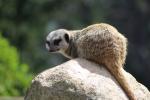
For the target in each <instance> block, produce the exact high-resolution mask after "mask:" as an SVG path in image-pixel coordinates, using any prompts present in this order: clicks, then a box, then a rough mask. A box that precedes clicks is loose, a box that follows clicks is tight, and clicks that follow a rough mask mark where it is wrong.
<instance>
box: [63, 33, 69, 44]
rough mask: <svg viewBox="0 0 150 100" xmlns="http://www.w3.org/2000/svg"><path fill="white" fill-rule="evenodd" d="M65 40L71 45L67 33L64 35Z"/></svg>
mask: <svg viewBox="0 0 150 100" xmlns="http://www.w3.org/2000/svg"><path fill="white" fill-rule="evenodd" d="M64 38H65V40H66V41H67V43H69V35H68V34H67V33H66V34H65V35H64Z"/></svg>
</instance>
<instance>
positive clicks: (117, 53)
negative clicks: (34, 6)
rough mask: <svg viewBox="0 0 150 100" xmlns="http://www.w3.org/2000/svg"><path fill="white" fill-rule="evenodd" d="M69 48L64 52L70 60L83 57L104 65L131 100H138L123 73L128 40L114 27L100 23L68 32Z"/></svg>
mask: <svg viewBox="0 0 150 100" xmlns="http://www.w3.org/2000/svg"><path fill="white" fill-rule="evenodd" d="M67 33H68V34H69V36H70V44H69V47H68V48H67V49H65V50H62V52H63V54H64V55H66V56H67V57H69V58H76V57H81V58H85V59H88V60H91V61H94V62H96V63H98V64H100V65H104V66H105V67H106V68H107V69H108V70H109V71H110V72H111V74H112V75H113V76H114V77H115V78H116V80H117V81H118V83H119V84H120V86H121V87H122V88H123V90H124V91H125V93H126V94H127V96H128V97H129V99H130V100H136V99H135V96H134V92H133V89H132V87H130V84H129V83H128V82H127V80H126V78H125V76H124V74H123V73H122V70H123V65H124V63H125V59H126V54H127V39H126V38H125V37H124V36H123V35H122V34H120V33H119V32H118V31H117V30H116V29H115V28H114V27H112V26H111V25H108V24H104V23H100V24H94V25H91V26H88V27H87V28H84V29H82V30H77V31H67Z"/></svg>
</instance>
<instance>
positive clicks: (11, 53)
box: [0, 35, 32, 96]
mask: <svg viewBox="0 0 150 100" xmlns="http://www.w3.org/2000/svg"><path fill="white" fill-rule="evenodd" d="M28 70H29V66H28V65H27V64H24V63H21V62H20V60H19V53H18V52H17V49H16V48H15V47H13V46H11V45H10V44H9V42H8V40H7V39H5V38H3V37H2V36H1V35H0V95H1V96H5V95H7V96H8V95H9V96H17V95H23V93H24V92H25V90H26V87H27V86H28V84H29V83H30V81H31V79H32V75H31V74H29V72H28Z"/></svg>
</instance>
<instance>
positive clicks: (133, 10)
mask: <svg viewBox="0 0 150 100" xmlns="http://www.w3.org/2000/svg"><path fill="white" fill-rule="evenodd" d="M101 22H105V23H109V24H111V25H113V26H115V27H116V28H117V29H118V30H119V32H121V33H122V34H124V35H125V36H126V37H127V38H128V40H129V45H128V55H127V60H126V64H125V69H126V70H127V71H128V72H130V73H131V74H132V75H133V76H134V77H135V78H136V79H137V80H138V81H139V82H141V83H142V84H144V85H145V86H147V87H148V88H149V89H150V0H0V96H24V94H25V91H26V89H27V87H28V86H29V85H30V83H31V80H32V78H33V77H34V76H35V75H37V74H38V73H40V72H42V71H43V70H46V69H48V68H50V67H53V66H56V65H58V64H61V63H63V62H64V61H67V60H68V59H66V58H64V57H63V56H62V55H60V54H50V53H48V51H47V50H46V49H45V39H46V36H47V35H48V33H49V32H51V31H53V30H55V29H58V28H66V29H69V30H72V29H74V30H75V29H82V28H84V27H86V26H88V25H90V24H94V23H101Z"/></svg>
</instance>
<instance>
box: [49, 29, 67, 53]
mask: <svg viewBox="0 0 150 100" xmlns="http://www.w3.org/2000/svg"><path fill="white" fill-rule="evenodd" d="M68 46H69V35H68V33H67V30H65V29H58V30H55V31H52V32H50V33H49V34H48V36H47V37H46V49H47V50H48V51H49V52H58V51H61V50H64V49H67V48H68Z"/></svg>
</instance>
